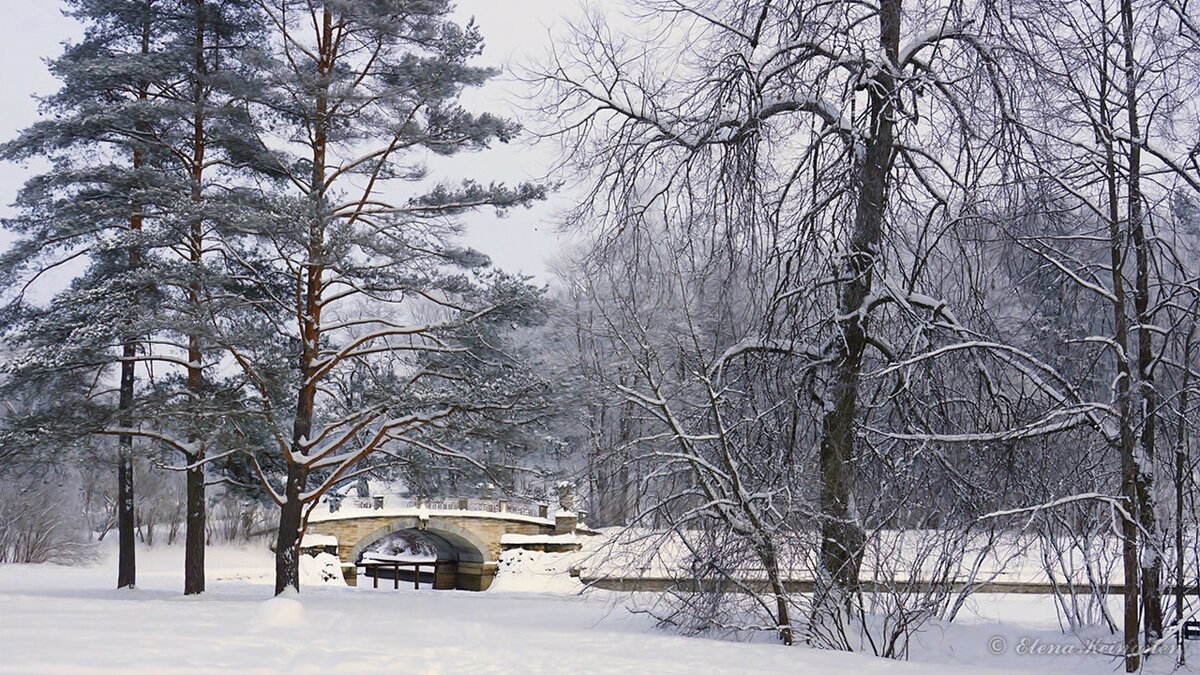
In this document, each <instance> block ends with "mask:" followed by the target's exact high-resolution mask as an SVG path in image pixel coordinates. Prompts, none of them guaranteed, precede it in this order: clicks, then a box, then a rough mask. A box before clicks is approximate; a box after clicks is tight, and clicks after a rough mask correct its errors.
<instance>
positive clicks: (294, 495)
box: [275, 465, 304, 595]
mask: <svg viewBox="0 0 1200 675" xmlns="http://www.w3.org/2000/svg"><path fill="white" fill-rule="evenodd" d="M303 491H304V475H303V473H302V472H301V470H300V468H299V467H297V466H295V465H290V466H289V467H288V477H287V485H286V486H285V489H284V497H285V498H284V502H283V504H282V505H281V506H280V507H279V532H278V537H277V539H276V540H275V595H279V594H280V593H283V592H284V591H286V590H287V589H289V588H291V589H293V590H294V591H296V592H299V591H300V535H301V530H302V528H303V526H304V523H303V517H304V504H303V503H302V502H301V501H300V495H301V493H302V492H303Z"/></svg>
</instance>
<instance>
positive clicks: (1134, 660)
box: [1098, 66, 1141, 673]
mask: <svg viewBox="0 0 1200 675" xmlns="http://www.w3.org/2000/svg"><path fill="white" fill-rule="evenodd" d="M1102 68H1104V71H1103V72H1102V73H1101V77H1100V78H1099V83H1100V95H1099V97H1098V100H1099V102H1100V119H1102V120H1110V119H1111V117H1110V116H1109V112H1108V103H1107V100H1108V81H1109V79H1108V74H1107V68H1106V67H1105V66H1102ZM1100 133H1102V134H1104V135H1103V136H1102V138H1103V139H1104V163H1105V166H1104V169H1105V187H1106V189H1107V200H1106V201H1107V203H1108V242H1109V249H1108V250H1109V266H1110V268H1111V277H1112V292H1113V300H1112V312H1113V317H1112V318H1113V332H1114V335H1113V341H1114V342H1115V343H1116V353H1115V354H1114V358H1115V359H1116V364H1117V381H1116V384H1115V386H1116V390H1117V391H1116V398H1117V412H1118V416H1119V423H1120V431H1119V437H1118V443H1119V446H1120V447H1119V448H1118V451H1119V453H1120V455H1121V496H1122V498H1123V499H1124V500H1125V505H1126V509H1127V511H1128V512H1129V513H1131V514H1132V513H1133V512H1135V511H1136V504H1137V475H1138V469H1137V459H1136V458H1135V457H1134V452H1135V445H1136V440H1135V438H1134V431H1133V429H1134V422H1133V406H1132V403H1131V401H1130V391H1131V380H1132V372H1131V368H1130V365H1129V331H1128V327H1129V324H1128V316H1127V315H1126V307H1127V301H1126V299H1125V277H1124V275H1123V272H1122V271H1123V269H1124V266H1125V262H1124V251H1123V248H1122V247H1123V242H1122V237H1121V230H1120V227H1121V214H1120V209H1119V204H1120V198H1119V195H1118V190H1117V178H1118V177H1117V161H1116V151H1115V150H1114V148H1113V143H1114V140H1113V138H1112V136H1111V134H1108V133H1107V132H1106V131H1103V130H1102V131H1101V132H1100ZM1121 562H1122V570H1123V572H1124V576H1125V591H1124V603H1125V615H1124V625H1123V626H1122V630H1123V632H1124V640H1125V671H1126V672H1129V673H1132V672H1134V671H1136V670H1137V669H1138V667H1139V666H1140V663H1141V656H1140V650H1139V649H1138V630H1139V628H1140V627H1141V619H1140V617H1141V612H1140V608H1139V606H1138V597H1139V595H1140V593H1139V589H1138V586H1139V579H1140V577H1141V574H1140V571H1141V568H1140V566H1139V565H1138V524H1137V523H1136V522H1134V521H1133V520H1130V519H1129V518H1122V519H1121Z"/></svg>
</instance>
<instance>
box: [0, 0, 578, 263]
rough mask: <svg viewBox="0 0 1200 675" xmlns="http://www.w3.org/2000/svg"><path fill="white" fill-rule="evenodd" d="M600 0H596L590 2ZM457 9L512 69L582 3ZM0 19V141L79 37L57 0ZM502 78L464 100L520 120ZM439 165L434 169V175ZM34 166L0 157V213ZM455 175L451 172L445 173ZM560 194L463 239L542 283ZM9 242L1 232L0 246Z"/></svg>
mask: <svg viewBox="0 0 1200 675" xmlns="http://www.w3.org/2000/svg"><path fill="white" fill-rule="evenodd" d="M595 4H601V3H596V2H593V5H595ZM457 6H458V12H457V13H458V14H459V15H460V16H461V18H463V19H465V18H467V17H470V16H474V17H475V18H476V21H477V23H478V24H479V26H480V28H481V29H482V31H483V33H484V36H485V38H486V39H487V48H486V49H485V51H484V56H483V59H482V62H483V63H487V64H489V65H497V66H501V67H504V68H505V69H506V70H509V68H510V66H512V65H515V64H519V63H522V62H525V61H527V60H528V59H530V58H536V57H538V56H540V55H542V54H543V53H544V52H545V50H546V48H547V45H548V41H549V33H550V32H552V31H554V30H555V29H556V28H560V27H561V26H562V23H563V21H564V20H565V18H566V17H568V16H571V15H575V14H577V13H578V12H579V11H580V2H579V0H458V2H457ZM0 10H2V11H0V16H3V18H4V24H5V25H6V26H8V30H6V31H5V35H4V43H3V45H2V46H0V73H4V77H3V80H2V82H3V86H0V138H2V139H4V140H7V139H10V138H12V137H13V136H14V135H15V134H16V133H17V132H18V131H19V130H20V129H22V128H24V127H25V126H27V125H29V124H30V123H32V122H33V121H34V120H36V119H37V101H36V100H34V98H33V97H34V96H35V95H37V94H47V93H50V92H53V91H54V90H55V89H56V88H57V83H56V81H55V80H54V79H53V78H52V77H51V76H50V74H49V72H48V71H47V70H46V67H45V63H44V60H45V59H46V58H48V57H53V56H55V55H57V54H58V53H59V52H60V50H61V43H62V42H63V41H64V40H69V39H72V38H74V37H76V36H78V35H79V29H78V27H77V26H76V25H75V23H74V22H73V21H72V20H70V19H68V18H65V17H63V16H62V10H61V5H60V4H59V3H58V2H57V1H56V0H0ZM504 79H505V78H504V77H502V78H500V81H496V82H494V83H492V84H489V85H488V86H487V87H486V88H485V89H484V90H482V91H480V92H477V93H472V94H471V95H470V96H469V97H468V98H467V99H466V100H467V102H468V105H469V107H471V108H472V109H485V108H484V106H487V107H486V109H489V110H492V111H495V112H499V113H508V114H510V115H511V116H514V117H518V118H519V117H520V115H519V106H520V105H521V101H520V99H519V85H516V84H514V83H512V82H511V81H510V82H504V81H503V80H504ZM554 152H555V151H554V149H552V148H550V147H536V146H531V145H530V144H528V143H513V144H509V145H498V146H497V147H496V148H494V149H492V150H488V151H486V152H483V153H478V154H473V155H463V156H460V157H458V158H455V159H454V160H452V161H450V162H448V163H445V165H444V166H445V168H446V169H447V171H448V173H447V174H445V175H443V176H439V178H443V177H444V178H447V179H457V178H474V179H476V180H479V181H480V182H487V181H491V180H502V181H506V182H509V183H516V182H519V181H521V180H528V179H538V178H541V177H543V176H544V174H545V173H546V171H547V170H548V167H549V165H550V163H551V161H552V159H553V157H554V156H555V155H554ZM442 166H443V165H442V164H440V163H439V164H438V165H435V166H434V167H433V169H434V171H435V172H438V171H439V169H441V168H442ZM36 168H37V167H36V165H34V166H31V167H21V166H16V165H13V164H8V163H5V162H0V217H3V216H9V215H12V209H11V208H10V206H9V205H10V204H11V203H12V201H13V198H14V196H15V195H16V192H17V190H18V188H19V187H20V186H21V184H22V183H23V182H24V180H25V177H26V175H27V174H28V173H29V172H30V171H31V170H33V169H36ZM449 172H452V173H449ZM566 199H567V198H566V197H565V196H563V195H558V196H557V197H556V198H554V199H551V200H550V202H548V203H546V204H540V205H538V206H536V207H534V208H532V209H529V210H524V209H520V210H516V211H513V212H512V213H510V214H509V215H508V217H506V218H503V219H497V218H495V217H494V216H493V215H492V214H491V213H490V212H489V213H480V214H475V215H473V216H471V217H469V218H468V219H467V223H468V228H469V232H468V236H467V243H468V244H470V245H472V246H474V247H476V248H478V249H480V250H481V251H483V252H484V253H487V254H488V255H490V256H491V257H492V259H493V261H494V262H495V264H496V265H497V266H498V267H501V268H503V269H506V270H509V271H514V272H515V271H522V272H525V273H528V274H532V275H534V276H536V277H538V278H539V279H542V280H546V264H547V262H548V259H549V258H550V257H552V256H553V255H554V253H555V252H556V251H557V250H558V248H559V236H558V235H557V234H556V233H555V231H554V225H553V223H552V219H553V215H554V213H555V212H556V211H557V210H558V209H560V208H562V207H563V206H564V204H565V201H566ZM8 241H10V239H9V238H8V237H7V235H4V234H0V246H3V245H4V244H5V243H6V242H8Z"/></svg>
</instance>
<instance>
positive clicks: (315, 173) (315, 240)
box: [275, 7, 335, 594]
mask: <svg viewBox="0 0 1200 675" xmlns="http://www.w3.org/2000/svg"><path fill="white" fill-rule="evenodd" d="M333 34H334V27H333V13H332V11H331V10H330V9H329V8H328V7H326V8H325V10H324V15H323V19H322V24H321V36H320V40H319V41H318V42H319V49H320V54H319V60H318V64H317V77H318V78H319V81H320V82H321V83H322V85H323V86H326V87H327V86H328V84H329V80H328V77H329V74H330V73H332V72H333V66H334V59H335V53H334V46H333ZM315 104H316V105H315V115H314V118H313V140H312V143H311V149H312V155H313V156H312V182H311V184H310V186H309V200H310V203H311V205H312V209H313V213H312V214H311V218H312V220H311V222H310V224H309V231H308V242H307V244H308V251H307V253H308V264H307V265H306V266H305V269H304V272H303V273H302V274H301V275H299V276H297V279H296V283H297V289H296V291H297V299H298V302H297V306H296V321H297V325H298V327H299V332H300V342H301V347H300V364H299V365H300V373H301V376H302V378H303V381H302V382H301V385H300V389H299V391H298V393H297V396H296V414H295V418H294V420H293V422H292V447H291V457H289V458H288V479H287V485H286V489H285V491H284V503H283V504H282V505H281V506H280V518H279V537H278V541H277V548H276V551H275V593H276V594H278V593H282V592H283V590H284V589H285V588H287V587H288V586H292V587H294V588H296V589H297V590H299V588H300V571H299V564H300V559H299V550H300V549H299V546H300V536H301V534H302V533H303V529H304V522H303V513H304V503H303V501H302V497H303V493H304V486H305V482H306V480H307V471H308V469H307V467H306V466H304V464H303V462H304V458H305V454H306V453H307V452H308V441H309V439H310V438H311V437H312V424H313V414H314V411H315V408H316V398H317V384H318V379H319V378H318V370H319V369H318V367H317V365H316V364H317V360H318V358H320V349H321V298H322V293H323V291H324V285H323V284H324V282H323V274H324V269H325V268H324V257H325V253H324V250H325V224H326V213H325V211H326V204H325V173H326V150H327V146H328V144H329V99H328V96H327V94H326V92H325V91H324V90H323V89H320V88H318V90H317V94H316V100H315ZM285 547H286V548H285Z"/></svg>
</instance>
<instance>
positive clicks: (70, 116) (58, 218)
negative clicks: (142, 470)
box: [2, 0, 170, 588]
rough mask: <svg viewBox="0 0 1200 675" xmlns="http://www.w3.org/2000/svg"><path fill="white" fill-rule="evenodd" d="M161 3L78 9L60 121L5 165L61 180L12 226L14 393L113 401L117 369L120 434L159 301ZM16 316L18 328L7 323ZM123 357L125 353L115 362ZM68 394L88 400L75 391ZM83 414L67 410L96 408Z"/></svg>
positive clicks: (54, 103)
mask: <svg viewBox="0 0 1200 675" xmlns="http://www.w3.org/2000/svg"><path fill="white" fill-rule="evenodd" d="M163 4H164V3H162V2H159V1H157V0H141V1H138V2H128V1H126V2H121V1H118V0H71V1H70V2H69V3H68V6H69V7H70V13H71V14H72V15H73V16H74V17H75V18H77V19H78V20H80V21H81V22H83V23H84V24H85V26H86V28H85V32H84V36H83V38H82V39H81V40H80V41H79V42H78V43H75V44H70V45H68V46H67V47H66V49H65V51H64V53H63V55H62V56H60V57H59V58H58V59H56V60H55V61H53V62H52V63H51V71H52V72H53V73H54V74H55V75H56V76H57V77H58V79H59V80H60V81H61V82H62V87H61V89H60V90H59V91H58V92H57V93H55V94H54V95H52V96H50V97H48V98H47V99H46V100H45V101H44V102H43V108H44V112H45V113H47V114H48V115H52V117H49V118H48V119H44V120H42V121H40V122H38V123H36V124H34V125H33V126H31V127H30V128H28V129H26V130H25V131H24V132H22V133H21V134H20V136H19V137H18V138H17V139H16V140H14V141H12V142H10V143H7V144H6V145H5V146H4V148H3V152H2V155H3V157H4V158H5V159H9V160H23V159H27V158H32V157H47V158H49V159H50V160H51V161H52V163H53V166H52V169H51V170H50V171H49V172H47V173H45V174H43V175H40V176H35V177H34V178H31V179H30V180H29V181H28V182H27V183H26V185H25V187H24V188H23V189H22V191H21V192H20V194H19V196H18V202H17V206H18V208H19V209H21V212H22V215H21V216H20V217H19V218H18V219H16V220H15V221H13V222H11V223H9V224H8V225H9V227H10V229H13V230H16V231H17V232H18V233H19V234H21V235H22V239H21V240H20V241H19V242H18V243H17V244H16V245H15V246H14V247H12V248H11V249H10V250H9V251H8V253H7V254H6V256H5V260H4V263H5V264H4V265H3V267H4V269H5V270H6V273H7V275H8V277H7V279H6V281H7V282H8V283H7V286H8V288H10V289H11V290H12V292H13V299H12V302H13V303H14V309H17V310H19V311H16V312H14V313H13V314H10V322H9V324H8V326H7V328H8V329H9V335H8V336H7V337H8V339H9V340H10V342H11V344H13V345H14V346H15V347H16V348H17V349H19V350H20V352H21V356H20V358H19V359H18V360H17V361H16V362H15V363H14V364H12V365H11V366H10V368H12V369H13V370H14V371H15V372H16V373H19V376H16V375H14V377H13V378H12V380H11V381H12V382H13V383H14V384H15V385H22V384H27V383H29V382H32V381H35V380H37V379H38V378H37V377H35V376H36V375H42V376H46V377H56V378H60V379H61V378H74V379H76V380H78V378H80V377H81V376H83V374H84V373H91V376H92V377H93V380H94V383H95V384H94V385H93V386H91V387H89V388H87V389H86V390H84V396H85V397H86V401H87V402H96V401H98V400H104V401H108V400H109V399H110V398H112V395H111V390H109V389H107V388H106V387H105V386H104V385H103V383H105V382H106V381H107V380H106V374H107V372H108V371H109V370H110V368H111V367H112V366H117V367H118V369H119V383H118V386H117V391H116V399H117V400H116V411H115V415H114V417H115V422H116V426H119V427H122V428H131V427H132V426H133V423H134V418H133V415H134V405H135V397H136V395H137V391H136V386H135V375H136V368H137V365H138V363H139V362H140V361H142V360H144V359H145V358H146V351H145V349H144V348H143V343H142V336H145V335H147V334H148V333H149V332H150V331H151V330H152V327H151V325H150V324H151V323H152V322H153V321H152V318H151V317H153V315H154V313H153V312H152V311H149V308H150V306H151V305H152V304H153V303H155V302H156V301H157V289H156V284H155V283H154V280H153V277H152V275H150V274H148V273H147V269H148V268H147V264H146V263H147V261H148V260H149V259H152V258H153V257H155V256H156V255H157V254H158V252H159V251H160V247H159V246H158V245H157V244H156V243H155V242H154V241H153V239H152V237H151V236H150V235H149V233H148V232H147V231H146V226H147V223H148V221H149V220H152V219H153V218H155V217H156V212H155V209H154V203H155V202H156V200H157V199H158V198H159V197H161V196H162V195H163V194H164V193H169V191H170V189H169V186H168V185H167V183H169V178H167V177H164V176H163V175H161V174H160V173H159V172H158V171H157V170H156V167H157V166H158V165H159V164H160V160H161V156H160V149H159V148H158V147H157V144H156V142H155V139H154V135H155V129H156V127H157V126H158V122H159V121H160V120H159V119H158V117H157V115H158V110H157V109H156V106H155V104H154V103H153V102H152V101H151V98H150V93H151V91H152V89H153V88H154V87H155V85H156V84H157V83H158V82H159V81H160V73H161V72H162V71H163V68H162V65H163V64H162V61H161V59H160V57H159V55H158V54H156V47H157V45H158V44H159V43H160V41H161V40H162V38H163V33H164V30H165V26H164V23H163V22H164V15H163V13H162V10H163ZM81 261H82V262H84V264H86V266H87V269H86V271H85V272H84V273H83V274H81V275H80V276H78V277H77V278H76V279H75V280H74V281H73V283H72V284H71V286H70V287H69V288H68V289H67V290H66V291H64V292H62V293H60V294H59V295H58V296H57V297H56V298H55V299H54V300H53V301H52V302H50V304H49V305H48V306H45V307H39V306H36V305H32V304H30V303H27V302H25V294H26V291H27V289H28V288H29V286H30V285H31V284H32V283H34V282H35V281H37V280H38V279H40V278H42V277H44V276H46V275H47V274H48V273H51V272H54V273H56V274H57V273H62V271H63V270H70V269H71V268H72V266H77V265H79V264H80V262H81ZM11 317H15V318H11ZM114 352H116V353H114ZM66 391H79V388H78V387H74V388H68V389H66ZM84 403H85V402H78V403H77V405H74V406H65V405H64V402H59V405H60V406H61V407H70V409H71V410H82V409H87V408H88V406H86V405H84ZM60 420H61V421H62V422H63V423H64V424H67V425H71V424H75V423H79V422H80V421H85V423H86V424H85V428H81V429H80V432H81V433H82V432H85V431H89V430H90V431H96V430H97V429H98V428H100V427H97V426H95V425H94V424H91V423H95V422H96V421H97V418H96V417H95V416H92V415H83V416H82V417H80V416H75V415H71V416H60ZM117 445H118V465H117V477H118V499H117V504H118V534H119V537H120V546H119V549H120V553H119V564H118V579H117V586H118V587H119V588H124V587H132V586H133V585H134V583H135V580H136V569H135V562H134V549H133V541H134V496H133V482H132V481H133V453H134V437H133V435H132V434H129V433H120V434H117Z"/></svg>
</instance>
